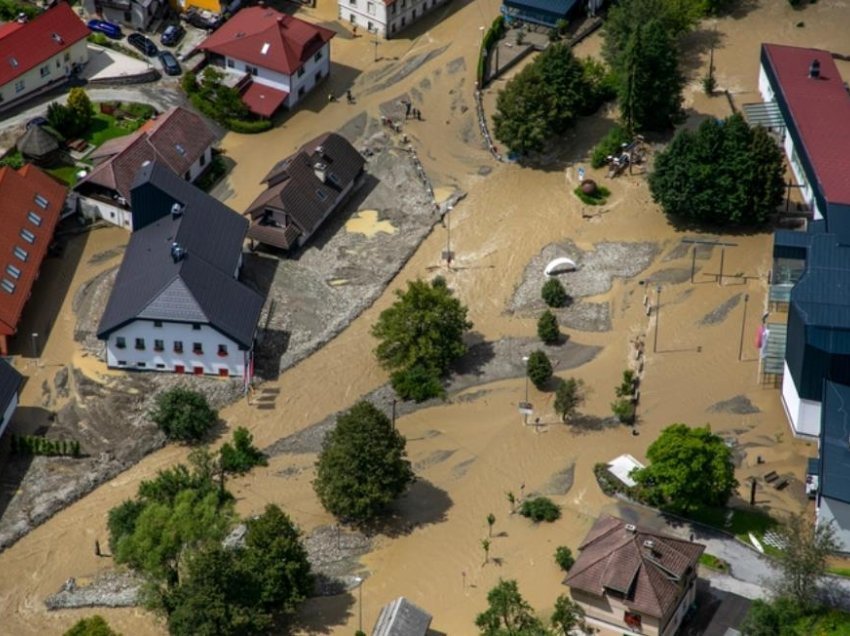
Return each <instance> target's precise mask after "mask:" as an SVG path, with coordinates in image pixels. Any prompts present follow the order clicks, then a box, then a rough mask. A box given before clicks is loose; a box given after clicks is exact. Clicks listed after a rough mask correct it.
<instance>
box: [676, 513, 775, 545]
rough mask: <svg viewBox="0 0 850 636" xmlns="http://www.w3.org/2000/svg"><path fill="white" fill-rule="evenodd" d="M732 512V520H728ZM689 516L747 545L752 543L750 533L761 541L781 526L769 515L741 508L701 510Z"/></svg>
mask: <svg viewBox="0 0 850 636" xmlns="http://www.w3.org/2000/svg"><path fill="white" fill-rule="evenodd" d="M730 512H731V513H732V515H731V518H728V519H727V517H728V515H729V513H730ZM687 516H688V517H690V518H691V519H693V520H694V521H699V522H701V523H704V524H705V525H707V526H712V527H714V528H718V529H720V530H724V531H726V532H729V533H731V534H734V535H735V536H736V537H738V538H739V539H741V540H742V541H744V542H745V543H750V537H749V534H750V532H752V533H753V534H754V535H755V536H756V538H757V539H759V540H760V539H761V538H762V537H763V536H764V534H765V532H767V531H768V530H772V529H774V528H776V527H777V526H778V525H779V522H778V521H777V520H776V519H774V518H773V517H771V516H770V515H768V514H767V513H764V512H761V511H759V510H743V509H740V508H701V509H699V510H697V511H696V512H692V513H690V514H688V515H687Z"/></svg>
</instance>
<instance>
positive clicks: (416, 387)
mask: <svg viewBox="0 0 850 636" xmlns="http://www.w3.org/2000/svg"><path fill="white" fill-rule="evenodd" d="M390 383H391V384H392V386H393V390H394V391H395V392H396V393H398V396H399V397H400V398H401V399H402V400H413V401H414V402H424V401H425V400H430V399H431V398H436V397H445V395H446V389H445V388H444V387H443V382H442V381H441V380H440V373H439V372H438V371H437V370H436V369H433V368H428V367H426V366H424V365H421V364H416V365H414V366H412V367H410V368H409V369H402V370H400V371H396V372H395V373H393V374H392V375H391V376H390Z"/></svg>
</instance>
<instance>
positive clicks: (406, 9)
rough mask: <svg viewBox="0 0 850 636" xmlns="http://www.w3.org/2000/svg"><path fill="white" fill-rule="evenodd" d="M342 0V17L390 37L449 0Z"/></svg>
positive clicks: (368, 29) (340, 1) (340, 12)
mask: <svg viewBox="0 0 850 636" xmlns="http://www.w3.org/2000/svg"><path fill="white" fill-rule="evenodd" d="M338 2H339V18H340V20H344V21H346V22H348V23H350V24H352V25H356V26H358V27H359V28H361V29H365V30H366V31H368V32H369V33H375V34H377V35H380V36H382V37H384V38H387V39H389V38H392V37H393V36H395V35H396V34H397V33H398V32H399V31H401V30H402V29H404V28H406V27H408V26H410V25H411V24H413V23H414V22H416V21H417V20H419V19H420V18H422V17H423V16H425V15H426V14H427V13H429V12H430V11H433V10H434V9H436V8H437V7H438V6H440V5H442V4H445V3H446V2H448V0H338Z"/></svg>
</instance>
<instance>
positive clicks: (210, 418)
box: [150, 387, 218, 442]
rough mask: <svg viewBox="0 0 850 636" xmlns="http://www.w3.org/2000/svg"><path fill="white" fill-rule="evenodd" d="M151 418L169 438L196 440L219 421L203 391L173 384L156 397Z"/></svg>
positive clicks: (185, 440)
mask: <svg viewBox="0 0 850 636" xmlns="http://www.w3.org/2000/svg"><path fill="white" fill-rule="evenodd" d="M150 418H151V419H152V420H153V421H154V422H155V423H156V425H157V426H159V428H160V430H162V432H163V433H165V434H166V436H167V437H168V439H172V440H180V441H184V442H195V441H197V440H199V439H201V437H203V436H204V434H205V433H206V432H207V431H208V430H209V429H210V427H212V426H213V425H214V424H215V423H216V422H217V421H218V412H217V411H216V410H215V409H213V408H211V407H210V405H209V403H208V402H207V399H206V397H204V394H203V393H200V392H198V391H193V390H191V389H185V388H183V387H175V388H173V389H170V390H168V391H166V392H164V393H160V394H159V395H158V396H157V398H156V405H155V407H154V408H153V409H152V410H151V412H150Z"/></svg>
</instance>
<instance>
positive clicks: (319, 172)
mask: <svg viewBox="0 0 850 636" xmlns="http://www.w3.org/2000/svg"><path fill="white" fill-rule="evenodd" d="M313 173H314V174H315V175H316V178H317V179H318V180H319V181H321V182H322V183H325V181H326V180H327V176H328V164H326V163H324V162H322V161H317V162H316V163H314V164H313Z"/></svg>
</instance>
